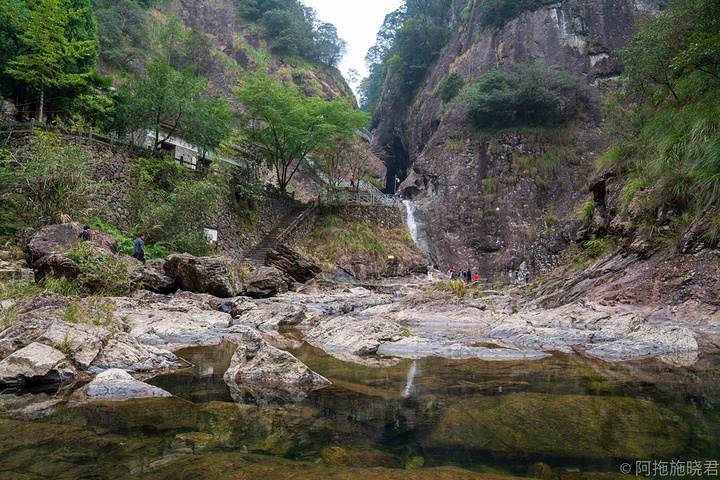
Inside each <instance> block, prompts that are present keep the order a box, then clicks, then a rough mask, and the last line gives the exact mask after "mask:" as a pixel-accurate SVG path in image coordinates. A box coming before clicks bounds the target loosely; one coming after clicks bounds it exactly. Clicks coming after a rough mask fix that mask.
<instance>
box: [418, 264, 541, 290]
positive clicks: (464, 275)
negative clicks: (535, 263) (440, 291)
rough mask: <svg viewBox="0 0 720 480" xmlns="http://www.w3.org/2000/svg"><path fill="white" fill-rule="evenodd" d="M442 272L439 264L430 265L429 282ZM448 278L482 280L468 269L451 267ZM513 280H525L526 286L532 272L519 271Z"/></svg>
mask: <svg viewBox="0 0 720 480" xmlns="http://www.w3.org/2000/svg"><path fill="white" fill-rule="evenodd" d="M439 271H440V267H438V265H437V264H432V263H431V264H430V265H428V267H427V274H428V280H431V281H432V280H433V276H434V275H435V273H436V272H439ZM445 275H446V276H448V277H450V278H451V279H453V280H454V279H460V280H463V281H465V282H468V283H470V282H477V281H479V280H480V276H479V275H478V274H477V273H475V274H473V273H472V271H471V270H470V269H469V268H468V269H467V270H456V269H455V267H454V266H453V267H450V269H449V270H448V271H447V272H446V273H445ZM512 278H513V280H514V283H516V284H518V283H522V281H523V278H524V279H525V284H526V285H527V284H529V283H530V272H529V271H528V270H525V272H524V273H523V272H520V271H519V270H517V271H515V273H514V274H513V275H512Z"/></svg>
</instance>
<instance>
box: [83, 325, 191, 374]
mask: <svg viewBox="0 0 720 480" xmlns="http://www.w3.org/2000/svg"><path fill="white" fill-rule="evenodd" d="M181 366H182V365H181V363H180V361H179V359H178V358H177V357H176V356H175V355H174V354H173V353H171V352H169V351H167V350H163V349H160V348H157V347H154V346H152V345H143V344H141V343H140V342H138V341H137V340H136V339H135V337H133V336H131V335H128V334H127V333H118V334H115V335H113V336H112V337H111V338H110V339H109V340H108V342H107V344H106V345H105V347H104V348H103V349H102V351H101V352H100V353H99V354H98V355H97V356H96V357H95V359H94V360H93V362H92V364H91V369H92V370H105V369H113V368H119V369H122V370H125V371H128V372H149V371H156V370H170V369H173V368H180V367H181Z"/></svg>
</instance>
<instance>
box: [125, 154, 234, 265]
mask: <svg viewBox="0 0 720 480" xmlns="http://www.w3.org/2000/svg"><path fill="white" fill-rule="evenodd" d="M135 172H136V175H137V177H138V182H137V184H136V188H135V191H134V192H133V210H134V215H135V217H136V219H137V224H138V230H139V231H145V232H147V236H146V239H145V243H146V245H147V246H146V254H148V256H149V257H150V258H157V257H163V256H166V255H167V254H168V253H172V252H187V253H190V254H192V255H196V256H203V255H206V254H207V253H208V252H209V251H210V249H211V247H212V246H211V245H210V243H209V242H208V241H207V239H206V238H205V231H204V228H203V226H204V222H205V220H206V218H207V217H208V215H211V214H212V211H213V208H214V205H215V203H216V201H217V200H218V198H219V196H220V193H221V183H220V182H221V179H218V178H215V177H214V176H212V175H211V176H210V177H208V178H206V179H197V178H195V177H194V176H193V172H192V171H191V170H188V169H186V168H185V167H182V166H180V165H177V164H176V163H175V162H174V161H173V160H171V159H168V158H164V159H158V158H152V159H147V158H144V159H138V161H137V163H136V166H135Z"/></svg>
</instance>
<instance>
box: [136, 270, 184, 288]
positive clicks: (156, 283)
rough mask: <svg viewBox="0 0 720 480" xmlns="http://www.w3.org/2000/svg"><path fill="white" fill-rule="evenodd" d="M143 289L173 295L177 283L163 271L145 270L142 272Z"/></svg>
mask: <svg viewBox="0 0 720 480" xmlns="http://www.w3.org/2000/svg"><path fill="white" fill-rule="evenodd" d="M141 274H142V279H141V280H140V281H141V282H142V286H143V288H145V289H146V290H150V291H151V292H155V293H171V292H173V291H175V290H176V288H175V281H174V280H173V279H172V278H170V277H168V276H167V275H165V274H164V273H162V270H156V269H154V268H147V267H145V268H143V269H142V271H141Z"/></svg>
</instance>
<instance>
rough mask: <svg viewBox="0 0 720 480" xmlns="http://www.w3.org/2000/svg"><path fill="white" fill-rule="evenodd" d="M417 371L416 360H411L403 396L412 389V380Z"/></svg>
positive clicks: (408, 394)
mask: <svg viewBox="0 0 720 480" xmlns="http://www.w3.org/2000/svg"><path fill="white" fill-rule="evenodd" d="M416 373H417V362H416V361H415V360H413V363H412V365H410V371H409V372H408V376H407V383H405V390H403V398H404V397H408V396H410V392H411V391H412V387H413V382H414V381H415V374H416Z"/></svg>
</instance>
